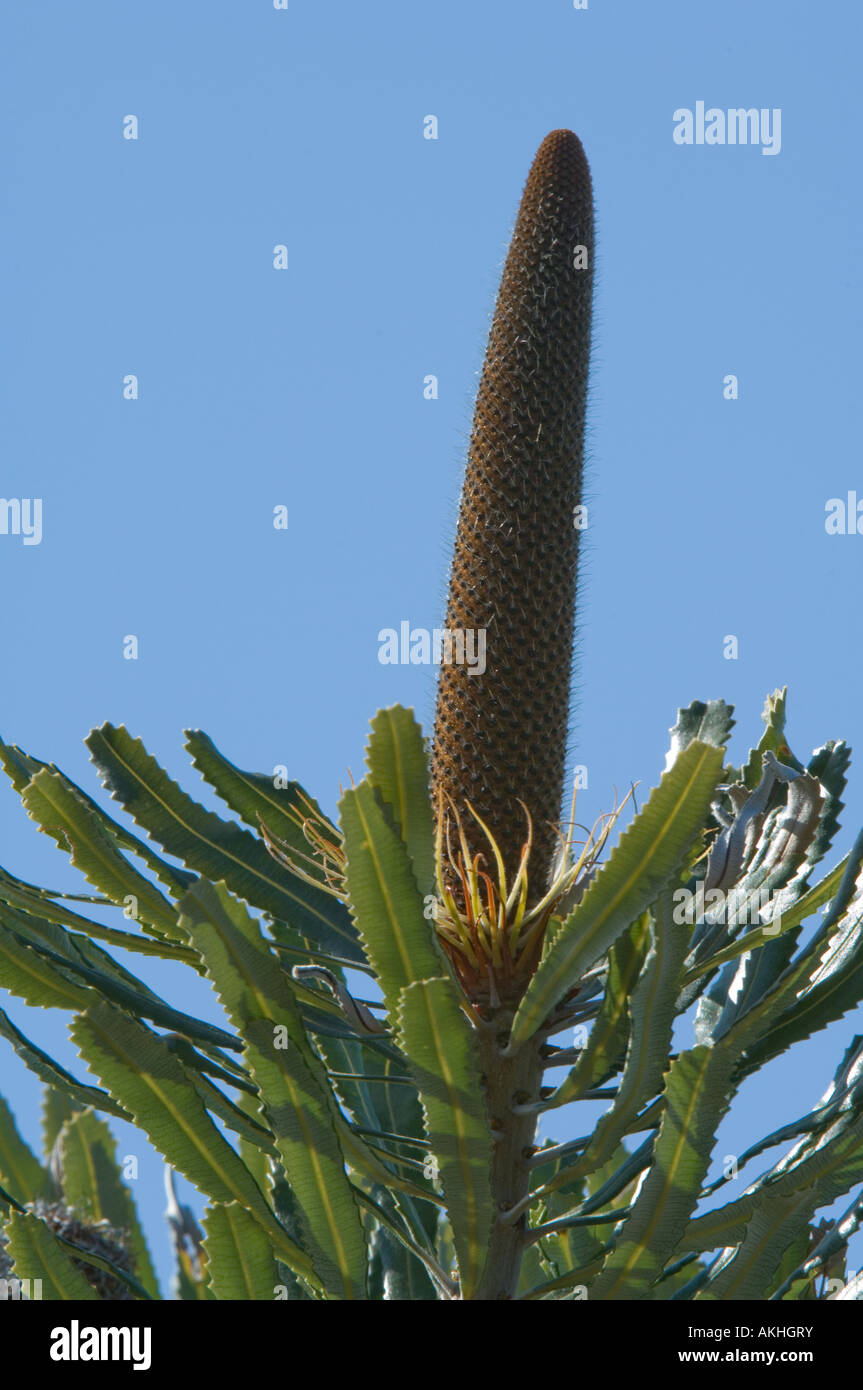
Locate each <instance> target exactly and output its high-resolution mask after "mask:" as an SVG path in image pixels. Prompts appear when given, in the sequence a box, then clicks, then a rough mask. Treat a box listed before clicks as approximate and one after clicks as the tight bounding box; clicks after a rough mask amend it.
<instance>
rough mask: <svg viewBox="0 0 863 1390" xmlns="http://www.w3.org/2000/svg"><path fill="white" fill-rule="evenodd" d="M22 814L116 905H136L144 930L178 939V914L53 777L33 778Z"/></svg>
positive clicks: (43, 774)
mask: <svg viewBox="0 0 863 1390" xmlns="http://www.w3.org/2000/svg"><path fill="white" fill-rule="evenodd" d="M21 800H22V801H23V803H24V805H25V807H26V808H27V812H28V814H29V816H30V817H31V819H32V820H34V821H36V823H37V825H38V826H39V828H40V829H41V830H43V831H44V832H45V834H46V835H49V836H50V837H51V839H52V840H54V841H55V842H56V844H57V845H58V846H59V848H60V849H62V850H65V851H68V853H69V855H70V857H71V860H72V863H73V864H74V865H75V868H76V869H80V871H81V873H83V875H84V877H85V878H86V879H87V882H88V883H92V884H93V886H94V888H97V889H98V890H99V892H100V893H104V894H105V896H106V897H107V898H110V899H111V901H112V902H113V903H117V904H119V905H120V906H122V905H123V904H124V902H125V901H126V900H127V899H129V898H134V899H135V902H136V911H137V920H138V921H140V923H141V925H142V926H143V927H144V929H145V930H146V929H147V928H150V929H151V930H154V931H157V932H159V933H162V934H163V935H167V936H173V937H175V936H176V935H177V914H176V911H175V909H174V907H173V904H172V903H170V902H169V901H168V899H167V898H166V897H164V895H163V894H162V893H160V892H159V889H158V888H156V887H154V885H153V884H152V883H151V882H150V880H149V879H147V878H145V877H144V876H143V874H140V873H139V872H138V870H137V869H136V868H135V867H134V865H133V864H130V862H129V860H128V859H127V858H126V857H125V855H124V854H122V853H121V851H120V849H119V848H118V846H117V843H116V841H115V840H114V839H113V838H112V837H111V835H110V834H109V832H108V830H107V828H106V826H105V824H104V823H103V822H102V821H100V820H99V818H98V817H97V816H95V815H94V814H93V812H92V811H91V810H90V808H89V807H88V806H87V805H86V803H85V802H84V801H83V800H82V798H81V797H79V796H77V795H76V794H75V792H73V791H72V789H71V787H70V786H69V785H68V783H67V781H66V779H65V778H64V777H63V776H62V775H61V774H60V773H58V772H49V771H48V770H47V769H45V770H44V771H42V772H39V773H37V774H36V776H35V777H34V778H33V780H32V782H30V784H29V786H27V787H26V788H25V790H24V791H23V792H22V793H21Z"/></svg>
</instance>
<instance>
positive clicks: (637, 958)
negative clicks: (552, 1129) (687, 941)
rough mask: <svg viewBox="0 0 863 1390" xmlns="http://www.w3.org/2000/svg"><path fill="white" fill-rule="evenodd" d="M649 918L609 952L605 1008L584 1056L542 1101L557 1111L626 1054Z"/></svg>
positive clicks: (640, 921) (635, 925)
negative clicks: (632, 1001)
mask: <svg viewBox="0 0 863 1390" xmlns="http://www.w3.org/2000/svg"><path fill="white" fill-rule="evenodd" d="M650 938H651V931H650V917H649V915H648V914H647V913H642V915H641V917H639V919H638V921H637V922H633V924H632V926H631V927H630V929H629V931H628V932H625V933H624V935H623V936H621V937H620V939H619V940H618V941H617V942H616V943H615V945H614V946H612V947H611V949H610V950H609V953H608V981H607V983H606V986H605V994H604V995H603V999H602V1007H601V1009H600V1011H599V1014H598V1016H597V1018H596V1020H595V1022H594V1024H593V1027H592V1028H591V1030H590V1037H589V1038H588V1040H587V1044H586V1046H585V1047H584V1049H583V1051H582V1053H581V1056H580V1057H579V1059H578V1061H577V1062H576V1064H575V1066H574V1067H573V1068H572V1070H571V1071H570V1072H569V1074H568V1076H566V1077H565V1078H564V1080H563V1081H562V1082H561V1083H560V1085H559V1086H558V1088H557V1090H556V1091H555V1092H554V1094H553V1095H551V1096H549V1098H548V1100H546V1101H544V1102H543V1109H544V1110H554V1109H556V1108H557V1107H558V1106H560V1105H566V1104H567V1103H568V1102H569V1101H571V1100H576V1099H577V1098H578V1097H579V1096H580V1095H581V1093H582V1092H583V1091H585V1090H588V1089H589V1088H590V1087H592V1086H599V1085H601V1084H602V1082H603V1081H604V1080H605V1079H606V1078H607V1077H608V1076H610V1075H613V1073H614V1072H615V1071H617V1070H618V1068H619V1067H620V1065H621V1064H622V1062H623V1060H624V1057H625V1055H626V1046H627V1042H628V1039H629V1000H630V998H631V997H632V992H633V990H634V989H635V984H636V981H637V980H638V977H639V974H640V973H641V969H642V966H643V965H644V961H645V957H646V955H647V952H648V949H649V947H650Z"/></svg>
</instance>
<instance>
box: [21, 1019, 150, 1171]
mask: <svg viewBox="0 0 863 1390" xmlns="http://www.w3.org/2000/svg"><path fill="white" fill-rule="evenodd" d="M0 1037H4V1038H6V1039H7V1041H8V1042H10V1043H11V1044H12V1046H13V1047H14V1049H15V1051H16V1052H17V1053H18V1056H19V1057H20V1058H21V1060H22V1061H23V1062H25V1063H26V1065H27V1066H28V1067H29V1068H30V1070H31V1071H32V1072H34V1073H35V1075H36V1076H38V1077H39V1080H40V1081H44V1082H45V1083H46V1084H47V1085H48V1086H49V1087H50V1088H51V1089H55V1088H56V1090H57V1092H58V1093H60V1094H64V1095H66V1096H68V1097H70V1098H71V1099H72V1100H73V1101H74V1102H75V1104H76V1105H79V1106H82V1107H84V1106H87V1105H92V1106H93V1107H94V1108H95V1109H96V1110H104V1111H106V1112H107V1113H108V1114H109V1115H116V1116H117V1118H118V1119H121V1120H128V1119H130V1118H131V1117H130V1116H129V1114H128V1112H127V1111H125V1110H124V1109H123V1107H122V1106H121V1105H118V1104H117V1102H116V1101H115V1100H114V1099H113V1098H112V1097H111V1096H109V1095H108V1092H107V1091H102V1090H100V1089H99V1087H98V1086H88V1085H87V1084H86V1083H85V1082H83V1081H78V1080H76V1078H75V1077H74V1076H73V1075H72V1074H71V1072H68V1071H66V1069H65V1067H61V1066H60V1064H59V1062H55V1061H54V1059H53V1057H49V1056H48V1054H47V1052H43V1051H42V1050H41V1048H38V1047H36V1045H35V1043H32V1042H31V1041H30V1039H29V1038H25V1036H24V1034H23V1033H21V1032H19V1030H18V1029H17V1028H16V1027H15V1024H14V1023H13V1022H12V1020H11V1019H10V1018H9V1017H8V1015H7V1014H5V1013H4V1012H3V1010H2V1009H0ZM55 1106H56V1115H57V1116H59V1115H60V1114H62V1113H63V1112H62V1110H60V1108H59V1103H58V1102H57V1103H55ZM65 1118H67V1116H65V1115H64V1119H65ZM55 1124H56V1119H54V1120H52V1121H51V1127H52V1128H53V1129H54V1138H56V1137H57V1134H58V1133H59V1130H60V1128H61V1124H56V1128H54V1125H55ZM45 1135H46V1144H47V1140H48V1121H47V1119H46V1120H45ZM52 1143H53V1140H52Z"/></svg>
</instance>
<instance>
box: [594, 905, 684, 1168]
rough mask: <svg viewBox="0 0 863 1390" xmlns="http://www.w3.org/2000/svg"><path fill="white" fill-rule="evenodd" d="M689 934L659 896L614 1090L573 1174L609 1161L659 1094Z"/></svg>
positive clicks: (633, 1000)
mask: <svg viewBox="0 0 863 1390" xmlns="http://www.w3.org/2000/svg"><path fill="white" fill-rule="evenodd" d="M689 936H690V931H689V929H688V928H687V927H686V926H683V925H678V924H676V923H675V921H674V914H673V908H672V901H671V894H670V893H669V892H665V893H660V895H659V897H658V899H657V901H656V904H655V906H654V913H653V923H652V928H651V947H650V953H649V955H648V958H647V961H646V963H645V966H644V969H643V970H642V972H641V975H640V976H639V980H638V984H637V985H636V987H635V990H634V992H633V995H632V1001H631V1005H630V1010H631V1015H632V1025H631V1031H630V1038H629V1047H628V1048H627V1053H626V1063H625V1065H624V1068H623V1075H622V1077H621V1080H620V1086H619V1087H618V1092H617V1096H616V1098H615V1100H614V1101H613V1103H612V1105H611V1108H610V1109H609V1110H608V1111H607V1112H606V1114H605V1115H603V1117H602V1119H601V1120H600V1121H599V1123H598V1124H597V1126H596V1129H595V1130H594V1133H593V1137H592V1139H591V1142H590V1145H589V1147H588V1149H587V1152H586V1154H585V1157H584V1158H583V1159H582V1160H581V1162H579V1163H578V1164H577V1165H576V1172H577V1173H578V1174H579V1175H580V1174H582V1173H584V1174H586V1173H589V1172H592V1171H593V1169H594V1168H595V1167H597V1166H599V1165H600V1164H603V1163H606V1162H607V1161H608V1160H609V1159H610V1158H611V1157H612V1155H613V1154H614V1152H615V1150H616V1149H617V1148H618V1146H619V1144H620V1141H621V1139H622V1138H623V1136H624V1135H625V1134H626V1133H628V1130H629V1126H630V1124H631V1122H632V1120H633V1119H634V1118H635V1117H636V1115H637V1114H638V1113H639V1111H640V1110H641V1109H642V1108H643V1106H645V1105H646V1104H647V1102H648V1101H649V1100H651V1099H652V1098H653V1097H654V1096H655V1095H656V1094H657V1092H659V1091H661V1090H662V1078H663V1072H664V1071H665V1068H666V1066H667V1064H668V1055H669V1052H670V1050H671V1038H672V1032H673V1029H674V1018H675V1001H676V997H677V991H678V989H679V987H680V975H681V971H682V968H683V962H684V959H685V958H686V952H687V949H688V944H689Z"/></svg>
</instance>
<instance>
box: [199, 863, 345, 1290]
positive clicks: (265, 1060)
mask: <svg viewBox="0 0 863 1390" xmlns="http://www.w3.org/2000/svg"><path fill="white" fill-rule="evenodd" d="M181 912H182V917H181V921H182V923H183V925H184V927H185V928H186V929H187V930H188V932H189V935H190V937H191V939H192V940H193V941H194V942H195V945H196V946H197V948H198V950H199V951H200V952H201V955H202V957H203V960H204V962H205V964H206V967H207V974H208V975H209V977H210V978H211V980H212V981H213V983H214V985H215V987H216V990H217V992H218V994H219V997H220V999H221V1002H222V1004H223V1006H224V1008H225V1009H226V1011H227V1012H228V1014H229V1016H230V1017H231V1019H232V1020H233V1021H234V1023H235V1024H236V1026H237V1028H238V1029H239V1030H240V1031H241V1032H242V1034H243V1036H244V1038H245V1041H246V1053H245V1062H246V1065H247V1066H248V1068H249V1071H250V1074H251V1076H252V1078H253V1080H254V1081H255V1083H256V1084H257V1086H258V1087H259V1089H260V1095H261V1101H262V1110H263V1114H264V1116H265V1118H266V1123H267V1126H268V1128H269V1130H270V1131H271V1133H272V1134H273V1136H274V1140H275V1145H276V1148H277V1149H278V1151H279V1153H280V1155H281V1158H282V1162H283V1164H284V1167H285V1172H286V1174H287V1177H288V1181H289V1183H290V1185H291V1188H292V1189H293V1191H294V1192H295V1194H296V1196H297V1198H298V1201H299V1206H300V1212H301V1220H302V1223H303V1230H304V1236H305V1240H304V1243H305V1245H306V1248H307V1249H308V1251H309V1253H310V1255H311V1257H312V1259H313V1261H314V1264H315V1268H316V1269H317V1271H318V1273H319V1275H320V1277H321V1279H322V1280H323V1282H324V1284H325V1286H326V1288H327V1290H328V1292H330V1293H331V1294H332V1295H333V1296H335V1297H339V1298H347V1299H357V1298H363V1297H364V1296H365V1292H364V1291H365V1278H366V1269H367V1263H368V1255H367V1250H366V1242H365V1236H364V1233H363V1229H362V1222H361V1219H360V1214H359V1209H358V1207H357V1205H356V1201H355V1199H354V1195H353V1189H352V1187H351V1184H350V1182H349V1180H348V1177H347V1174H346V1173H345V1155H344V1153H343V1151H342V1148H341V1146H340V1143H339V1135H338V1128H337V1125H338V1120H339V1115H338V1107H337V1105H336V1102H335V1099H334V1097H333V1095H332V1091H331V1089H330V1086H329V1083H328V1081H327V1076H326V1071H325V1069H324V1067H323V1065H322V1063H321V1062H320V1059H319V1058H318V1057H317V1056H316V1055H315V1054H314V1052H313V1051H312V1048H311V1046H310V1044H309V1043H308V1040H307V1039H306V1037H305V1033H304V1031H303V1026H302V1022H301V1020H300V1016H299V1011H298V1009H297V1005H296V1002H295V999H294V996H293V992H292V989H291V987H290V985H289V983H288V980H287V978H286V976H285V974H284V972H283V971H282V969H281V966H280V965H279V963H278V961H277V960H276V958H275V956H274V955H273V954H272V952H271V950H270V948H269V945H268V943H267V942H266V941H265V939H264V937H263V936H262V934H261V931H260V928H259V927H258V924H257V922H255V920H254V919H253V918H252V917H251V916H250V915H249V913H248V912H247V911H246V909H245V908H244V907H243V906H242V905H241V904H240V903H238V902H234V901H233V900H232V899H231V898H230V896H229V894H228V893H227V891H226V889H225V888H224V886H223V885H218V886H213V885H212V884H208V883H201V884H197V885H196V886H195V887H194V888H193V889H191V890H190V891H189V893H187V894H186V895H185V897H184V898H183V899H182V901H181ZM279 1028H283V1029H284V1030H285V1031H286V1034H287V1038H286V1040H285V1041H286V1046H280V1044H279V1042H278V1041H277V1037H276V1034H277V1030H278V1029H279Z"/></svg>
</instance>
